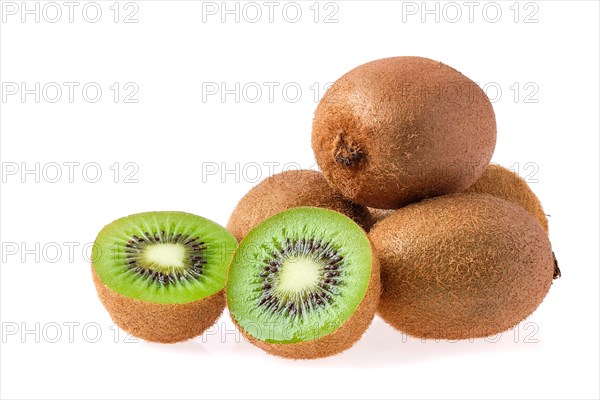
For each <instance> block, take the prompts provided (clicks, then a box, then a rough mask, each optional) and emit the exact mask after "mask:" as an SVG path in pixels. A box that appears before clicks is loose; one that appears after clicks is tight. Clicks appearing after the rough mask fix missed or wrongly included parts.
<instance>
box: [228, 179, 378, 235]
mask: <svg viewBox="0 0 600 400" xmlns="http://www.w3.org/2000/svg"><path fill="white" fill-rule="evenodd" d="M303 206H307V207H308V206H310V207H321V208H327V209H330V210H334V211H337V212H340V213H342V214H344V215H347V216H348V217H350V218H352V219H353V220H354V221H356V222H357V223H358V224H359V225H360V226H361V227H363V229H365V230H368V229H369V228H370V227H371V215H370V214H369V211H368V210H367V208H366V207H364V206H361V205H358V204H354V203H352V202H350V201H348V200H346V199H344V198H343V197H342V196H341V195H340V194H339V193H337V192H335V191H334V190H333V189H332V188H331V187H330V186H329V185H328V184H327V181H326V180H325V178H324V177H323V174H321V173H320V172H317V171H311V170H290V171H286V172H282V173H279V174H276V175H273V176H271V177H269V178H267V179H265V180H263V181H262V182H260V183H259V184H258V185H256V186H255V187H253V188H252V189H251V190H250V191H249V192H248V193H246V195H245V196H244V197H242V199H241V200H240V201H239V203H238V204H237V206H236V208H235V210H233V213H232V214H231V217H230V218H229V222H228V223H227V229H229V231H230V232H231V233H233V235H234V236H235V237H236V238H237V239H238V240H242V238H243V237H244V236H246V234H247V233H248V232H250V230H251V229H252V228H254V227H255V226H256V225H258V224H259V223H261V222H262V221H264V220H265V219H267V218H269V217H271V216H273V215H275V214H277V213H279V212H281V211H285V210H287V209H290V208H295V207H303Z"/></svg>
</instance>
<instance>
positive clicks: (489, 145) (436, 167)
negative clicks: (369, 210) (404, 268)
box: [312, 57, 496, 209]
mask: <svg viewBox="0 0 600 400" xmlns="http://www.w3.org/2000/svg"><path fill="white" fill-rule="evenodd" d="M495 145H496V120H495V116H494V111H493V109H492V105H491V103H490V101H489V99H488V98H487V96H486V95H485V93H484V92H483V90H481V88H479V86H477V84H476V83H475V82H473V81H472V80H470V79H469V78H467V77H466V76H464V75H463V74H461V73H460V72H458V71H456V70H455V69H453V68H451V67H449V66H447V65H445V64H442V63H441V62H438V61H434V60H430V59H427V58H422V57H392V58H384V59H380V60H376V61H371V62H369V63H366V64H363V65H361V66H359V67H356V68H355V69H353V70H351V71H350V72H348V73H346V74H345V75H343V76H342V77H341V78H339V79H338V80H337V81H336V82H335V83H334V84H333V85H332V86H331V87H330V88H329V89H328V90H327V92H326V93H325V94H324V96H323V98H322V99H321V101H320V102H319V104H318V106H317V109H316V111H315V116H314V120H313V127H312V147H313V151H314V153H315V157H316V160H317V163H318V164H319V167H320V169H321V171H322V172H323V174H324V176H325V179H327V181H328V182H329V184H330V185H331V186H332V187H333V188H334V189H336V190H337V191H339V192H340V193H341V194H342V195H343V196H344V197H346V198H348V199H350V200H352V201H354V202H356V203H359V204H363V205H366V206H369V207H375V208H388V209H391V208H399V207H401V206H403V205H405V204H408V203H411V202H414V201H416V200H419V199H422V198H426V197H434V196H439V195H444V194H448V193H453V192H461V191H463V190H465V189H466V188H467V187H469V186H470V185H471V184H473V183H474V182H475V181H476V180H477V178H479V176H480V175H481V173H482V172H483V170H484V169H485V167H486V166H487V165H488V163H489V161H490V159H491V157H492V153H493V151H494V147H495Z"/></svg>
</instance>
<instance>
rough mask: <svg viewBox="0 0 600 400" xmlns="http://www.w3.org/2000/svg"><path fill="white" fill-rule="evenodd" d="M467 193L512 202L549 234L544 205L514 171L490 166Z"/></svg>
mask: <svg viewBox="0 0 600 400" xmlns="http://www.w3.org/2000/svg"><path fill="white" fill-rule="evenodd" d="M466 192H467V193H483V194H489V195H491V196H494V197H499V198H501V199H505V200H508V201H512V202H513V203H516V204H518V205H520V206H521V207H523V208H524V209H526V210H527V211H529V212H530V213H531V214H533V215H534V216H535V217H536V218H537V219H538V221H539V222H540V224H542V227H543V228H544V230H545V231H546V233H548V218H547V217H546V213H545V212H544V209H543V208H542V203H540V200H539V199H538V197H537V196H536V195H535V193H533V191H532V190H531V188H530V187H529V185H527V182H525V180H524V179H522V178H521V177H520V176H519V175H517V174H516V173H514V172H513V171H511V170H509V169H506V168H504V167H502V166H500V165H496V164H490V165H488V166H487V168H486V169H485V171H483V175H481V177H480V178H479V179H477V181H476V182H475V183H474V184H472V185H471V186H470V187H469V188H468V189H467V190H466Z"/></svg>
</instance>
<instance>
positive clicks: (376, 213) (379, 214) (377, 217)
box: [367, 207, 396, 225]
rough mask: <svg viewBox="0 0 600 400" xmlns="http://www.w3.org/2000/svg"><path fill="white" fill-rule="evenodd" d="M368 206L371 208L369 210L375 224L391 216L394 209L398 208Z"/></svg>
mask: <svg viewBox="0 0 600 400" xmlns="http://www.w3.org/2000/svg"><path fill="white" fill-rule="evenodd" d="M367 208H368V209H369V212H370V213H371V220H372V221H373V225H375V224H376V223H378V222H379V221H381V220H382V219H385V218H387V217H389V216H390V215H391V214H392V213H393V212H394V211H396V210H384V209H382V208H373V207H367Z"/></svg>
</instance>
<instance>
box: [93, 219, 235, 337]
mask: <svg viewBox="0 0 600 400" xmlns="http://www.w3.org/2000/svg"><path fill="white" fill-rule="evenodd" d="M236 244H237V242H236V240H235V238H234V237H233V236H232V235H231V233H229V232H228V231H227V230H226V229H225V228H223V227H222V226H220V225H218V224H216V223H214V222H212V221H210V220H207V219H205V218H202V217H199V216H197V215H193V214H188V213H183V212H174V211H173V212H170V211H164V212H146V213H140V214H134V215H130V216H128V217H124V218H120V219H118V220H116V221H114V222H113V223H111V224H109V225H107V226H105V227H104V228H103V229H102V230H101V231H100V233H99V234H98V237H97V238H96V241H95V243H94V247H93V249H92V274H93V278H94V283H95V285H96V289H97V292H98V296H99V297H100V300H101V301H102V304H103V305H104V306H105V307H106V309H107V310H108V312H109V314H110V315H111V317H112V319H113V320H114V322H115V323H116V324H117V325H118V326H120V327H121V328H122V329H124V330H126V331H128V332H130V333H131V334H133V335H134V336H137V337H139V338H142V339H145V340H149V341H154V342H163V343H172V342H178V341H182V340H186V339H190V338H192V337H195V336H197V335H200V334H201V333H202V332H203V331H204V330H205V329H206V328H208V327H209V326H211V325H212V324H213V323H214V322H215V321H216V319H217V318H218V317H219V315H220V314H221V313H222V311H223V309H224V307H225V297H224V290H223V289H224V286H225V280H226V277H227V267H228V265H229V263H230V261H231V259H232V257H233V253H234V251H235V247H236Z"/></svg>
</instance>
